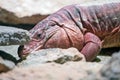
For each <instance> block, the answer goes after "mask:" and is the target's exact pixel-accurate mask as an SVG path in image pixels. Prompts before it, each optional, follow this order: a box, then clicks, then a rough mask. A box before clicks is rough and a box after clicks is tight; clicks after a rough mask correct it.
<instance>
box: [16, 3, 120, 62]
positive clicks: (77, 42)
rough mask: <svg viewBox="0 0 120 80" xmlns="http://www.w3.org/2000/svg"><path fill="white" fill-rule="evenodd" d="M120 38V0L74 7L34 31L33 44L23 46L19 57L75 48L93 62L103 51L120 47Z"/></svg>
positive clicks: (63, 11) (42, 23) (32, 32)
mask: <svg viewBox="0 0 120 80" xmlns="http://www.w3.org/2000/svg"><path fill="white" fill-rule="evenodd" d="M86 5H87V6H86ZM119 35H120V1H117V2H110V3H102V4H101V3H99V4H93V3H92V5H88V4H81V5H70V6H67V7H64V8H62V9H60V10H59V11H57V12H56V13H54V14H52V15H50V16H49V17H47V18H46V19H44V20H43V21H41V22H39V23H38V24H37V25H36V26H35V27H34V28H33V29H31V30H30V36H31V41H30V42H29V43H28V44H26V45H24V46H23V45H21V46H20V47H19V49H18V54H19V56H20V57H24V56H25V55H27V54H29V53H31V52H32V51H36V50H40V49H46V48H56V47H58V48H69V47H75V48H77V49H78V50H79V51H80V52H81V53H82V54H83V55H84V56H85V57H86V60H87V61H92V60H93V59H94V58H95V57H96V56H97V54H98V53H99V51H100V50H101V48H103V47H104V48H106V47H118V46H120V36H119Z"/></svg>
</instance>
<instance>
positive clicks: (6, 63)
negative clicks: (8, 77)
mask: <svg viewBox="0 0 120 80" xmlns="http://www.w3.org/2000/svg"><path fill="white" fill-rule="evenodd" d="M14 67H15V63H14V62H13V61H10V60H5V59H3V58H2V57H1V56H0V73H1V72H7V71H9V70H11V69H13V68H14Z"/></svg>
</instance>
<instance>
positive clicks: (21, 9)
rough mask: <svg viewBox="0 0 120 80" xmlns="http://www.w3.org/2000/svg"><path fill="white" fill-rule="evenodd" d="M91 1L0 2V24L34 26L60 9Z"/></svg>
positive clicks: (15, 0) (34, 0) (24, 0)
mask: <svg viewBox="0 0 120 80" xmlns="http://www.w3.org/2000/svg"><path fill="white" fill-rule="evenodd" d="M88 1H91V0H74V1H73V0H65V1H60V0H46V1H44V0H10V1H8V0H4V1H3V0H0V22H3V23H9V24H36V23H38V22H39V21H41V20H42V19H44V18H45V17H47V16H48V15H50V14H52V13H54V12H56V11H57V10H59V9H60V8H62V7H64V6H66V5H70V4H76V3H77V4H79V3H84V2H88Z"/></svg>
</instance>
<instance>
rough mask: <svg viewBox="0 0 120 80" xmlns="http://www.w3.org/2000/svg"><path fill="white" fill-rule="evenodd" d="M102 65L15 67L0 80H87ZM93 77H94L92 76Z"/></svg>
mask: <svg viewBox="0 0 120 80" xmlns="http://www.w3.org/2000/svg"><path fill="white" fill-rule="evenodd" d="M102 66H103V65H101V64H98V63H88V62H80V61H78V62H67V63H65V64H62V65H61V64H56V63H53V62H52V63H46V64H40V65H34V66H28V67H19V68H18V67H16V68H15V69H14V70H12V71H9V72H7V73H2V74H1V75H0V80H31V79H34V80H89V79H88V76H89V75H92V74H93V73H95V72H98V71H99V70H100V69H101V67H102ZM94 77H95V76H94Z"/></svg>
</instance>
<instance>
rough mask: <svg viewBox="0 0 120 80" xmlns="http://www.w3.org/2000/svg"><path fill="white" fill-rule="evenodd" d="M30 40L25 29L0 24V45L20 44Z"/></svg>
mask: <svg viewBox="0 0 120 80" xmlns="http://www.w3.org/2000/svg"><path fill="white" fill-rule="evenodd" d="M29 40H30V37H29V33H28V31H26V30H22V29H18V28H12V27H5V26H0V46H7V45H20V44H21V45H22V44H25V43H27V42H28V41H29Z"/></svg>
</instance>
